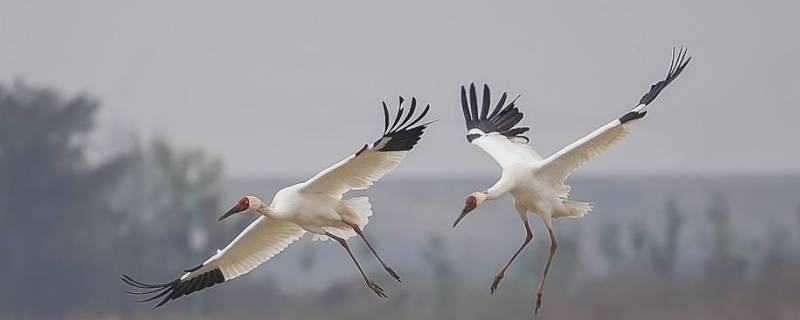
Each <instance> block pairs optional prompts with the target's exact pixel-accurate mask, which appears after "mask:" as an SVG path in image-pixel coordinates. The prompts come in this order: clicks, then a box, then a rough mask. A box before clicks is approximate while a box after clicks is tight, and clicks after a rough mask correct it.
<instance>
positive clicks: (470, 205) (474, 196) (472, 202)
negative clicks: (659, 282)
mask: <svg viewBox="0 0 800 320" xmlns="http://www.w3.org/2000/svg"><path fill="white" fill-rule="evenodd" d="M487 197H488V192H486V191H481V192H473V193H470V194H469V196H467V201H466V203H465V204H464V209H462V210H461V215H459V216H458V219H456V222H454V223H453V228H455V227H456V225H457V224H458V222H460V221H461V219H464V217H465V216H466V215H467V213H470V212H472V211H473V210H475V208H477V207H478V206H479V205H480V204H481V203H483V202H484V201H486V198H487Z"/></svg>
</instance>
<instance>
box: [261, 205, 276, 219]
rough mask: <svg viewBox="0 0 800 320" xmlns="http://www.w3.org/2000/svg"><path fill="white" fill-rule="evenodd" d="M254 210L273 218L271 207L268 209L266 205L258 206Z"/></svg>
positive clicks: (273, 213)
mask: <svg viewBox="0 0 800 320" xmlns="http://www.w3.org/2000/svg"><path fill="white" fill-rule="evenodd" d="M256 211H258V213H260V214H262V215H264V216H266V217H270V218H274V217H275V212H274V211H272V209H270V208H269V207H268V206H261V208H258V210H256Z"/></svg>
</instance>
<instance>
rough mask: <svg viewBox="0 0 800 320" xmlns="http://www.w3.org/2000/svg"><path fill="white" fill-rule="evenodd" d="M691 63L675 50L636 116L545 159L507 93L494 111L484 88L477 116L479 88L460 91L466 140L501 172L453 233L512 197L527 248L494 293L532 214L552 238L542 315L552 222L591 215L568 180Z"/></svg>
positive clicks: (472, 198)
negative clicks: (484, 207) (479, 211)
mask: <svg viewBox="0 0 800 320" xmlns="http://www.w3.org/2000/svg"><path fill="white" fill-rule="evenodd" d="M690 60H691V58H687V57H686V51H685V50H684V49H681V50H680V51H679V52H678V53H677V55H676V54H675V51H674V50H673V59H672V65H671V66H670V69H669V71H668V72H667V76H666V78H665V79H664V80H661V81H659V82H657V83H656V84H654V85H652V86H651V88H650V91H649V92H647V93H646V94H645V95H644V96H643V97H642V98H641V99H640V100H639V103H638V105H637V106H636V107H635V108H633V110H631V111H630V112H628V113H626V114H625V115H623V116H622V117H620V118H619V119H614V120H613V121H611V122H609V123H608V124H606V125H604V126H602V127H600V128H598V129H597V130H594V131H592V132H591V133H589V134H588V135H586V136H585V137H583V138H581V139H578V140H577V141H575V142H573V143H572V144H569V145H568V146H566V147H564V148H563V149H561V150H559V151H558V152H556V153H554V154H553V155H551V156H549V157H547V158H544V159H542V157H541V156H539V154H537V153H536V152H535V151H534V150H533V149H532V148H531V147H530V146H528V145H527V142H528V138H527V137H525V136H523V135H522V134H524V133H525V132H527V131H528V130H529V129H528V128H526V127H514V126H515V125H516V124H517V123H519V122H520V121H521V120H522V113H521V112H520V111H519V109H518V108H517V107H516V100H517V99H514V100H513V101H511V102H510V103H509V104H507V105H506V104H505V101H506V98H507V94H506V93H503V95H502V96H501V97H500V101H499V102H498V103H497V105H496V107H495V108H494V110H493V111H492V110H490V109H491V107H490V102H491V98H490V91H489V87H488V86H487V85H484V87H483V99H482V106H481V107H480V110H479V107H478V97H477V93H476V90H475V85H474V84H472V85H471V86H470V88H469V96H468V95H467V90H466V89H465V88H464V87H463V86H462V87H461V105H462V111H463V112H464V119H465V120H466V125H467V130H468V131H467V140H469V141H470V142H471V143H472V144H474V145H476V146H478V147H479V148H481V149H483V151H485V152H486V153H488V154H489V155H490V156H492V158H494V159H495V160H496V161H497V163H498V164H500V166H501V167H502V169H503V171H502V174H501V176H500V179H499V180H498V181H497V182H496V183H495V184H494V185H493V186H492V187H490V188H488V189H487V190H485V191H481V192H474V193H472V194H470V195H469V196H468V197H467V201H466V205H465V206H464V209H463V210H462V212H461V215H459V217H458V218H457V219H456V221H455V223H454V224H453V226H454V227H455V226H456V225H457V224H458V222H459V221H461V219H463V218H464V216H466V215H467V214H468V213H469V212H471V211H472V210H474V209H475V208H476V207H477V206H478V205H480V204H481V203H483V202H484V201H487V200H494V199H498V198H500V197H502V196H503V195H505V194H507V193H510V194H511V195H512V196H513V198H514V207H515V209H516V210H517V214H518V215H519V217H520V219H521V220H522V222H523V225H524V227H525V233H526V237H525V241H524V242H523V244H522V245H521V246H520V247H519V249H517V251H516V252H515V253H514V255H513V256H512V257H511V259H509V261H508V262H507V263H506V264H505V265H504V266H503V267H502V268H501V269H500V271H498V273H497V274H496V275H495V278H494V282H493V283H492V286H491V292H492V293H494V291H495V290H496V289H497V286H498V285H499V283H500V280H502V279H503V277H504V275H505V271H506V270H507V269H508V267H509V266H510V265H511V263H512V262H513V261H514V259H516V257H517V256H518V255H519V253H520V252H521V251H522V249H524V248H525V246H526V245H527V244H528V243H530V241H531V240H533V233H532V232H531V228H530V225H529V223H528V212H534V213H536V214H537V215H538V216H539V217H540V218H541V220H542V222H543V223H544V224H545V226H546V227H547V230H548V233H549V236H550V255H549V257H548V260H547V264H546V265H545V269H544V272H543V273H542V277H541V279H540V281H539V286H538V288H537V300H536V306H535V309H534V313H538V311H539V308H540V307H541V298H542V294H543V290H544V282H545V279H546V277H547V272H548V270H549V268H550V263H551V262H552V259H553V256H554V255H555V252H556V247H557V243H556V239H555V235H554V233H553V229H552V218H563V217H572V218H580V217H583V216H584V215H585V214H586V213H587V212H589V211H590V210H591V209H592V207H591V204H589V203H584V202H577V201H573V200H569V199H568V197H569V191H570V186H569V185H567V184H566V182H565V179H566V178H567V177H568V176H569V175H570V174H571V173H572V172H574V171H575V170H577V169H579V168H580V167H581V166H583V165H585V164H586V163H587V162H589V161H590V160H591V159H593V158H595V157H597V156H599V155H600V154H603V153H605V152H606V151H608V150H609V149H610V148H611V147H612V146H614V145H615V144H617V143H618V142H619V141H621V140H622V139H624V138H625V137H626V136H628V135H629V134H630V133H631V130H632V127H631V126H632V124H633V123H634V122H636V121H637V120H639V119H641V118H642V117H644V116H645V114H647V111H645V107H646V106H648V105H649V104H650V103H651V102H652V101H653V100H654V99H655V98H656V97H657V96H658V94H659V93H660V92H661V90H663V89H664V88H665V87H666V86H667V85H668V84H669V83H671V82H672V81H673V80H674V79H675V78H676V77H677V76H678V75H679V74H680V73H681V72H682V71H683V69H684V68H685V67H686V65H687V64H688V63H689V61H690ZM490 111H492V112H491V114H490V113H489V112H490Z"/></svg>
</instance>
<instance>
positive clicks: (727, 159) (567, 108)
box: [0, 0, 800, 177]
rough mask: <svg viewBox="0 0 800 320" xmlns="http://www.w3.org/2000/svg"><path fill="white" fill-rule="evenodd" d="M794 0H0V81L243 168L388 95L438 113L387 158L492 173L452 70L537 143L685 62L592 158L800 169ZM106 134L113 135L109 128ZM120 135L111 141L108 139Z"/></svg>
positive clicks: (562, 140) (313, 155)
mask: <svg viewBox="0 0 800 320" xmlns="http://www.w3.org/2000/svg"><path fill="white" fill-rule="evenodd" d="M799 9H800V5H798V4H797V3H796V2H792V1H785V2H781V1H759V2H755V1H724V2H723V1H659V2H649V3H645V1H611V2H606V3H601V2H600V1H586V2H582V3H578V2H574V1H536V2H534V1H520V2H508V1H483V2H466V1H456V2H434V1H394V2H385V3H384V2H381V3H379V2H378V1H364V2H351V1H320V2H319V3H312V2H307V1H286V2H280V3H274V4H272V3H267V2H263V1H252V2H247V3H245V2H237V3H235V4H233V3H232V2H231V3H229V2H225V3H223V2H215V3H213V4H199V3H197V2H196V1H137V2H132V1H78V2H75V1H73V2H71V3H70V4H67V3H66V2H52V1H51V2H40V1H7V0H0V81H3V82H6V83H8V82H9V81H11V80H12V79H14V78H15V77H21V78H23V79H25V80H26V81H27V82H30V83H34V84H43V85H49V86H54V87H56V88H61V89H64V90H67V92H71V93H74V92H78V91H86V92H90V93H91V94H93V95H95V96H98V97H99V98H101V99H102V101H103V111H102V114H101V130H102V132H104V133H107V134H105V135H102V136H100V137H98V140H101V141H104V142H103V143H105V144H106V145H108V144H110V143H113V141H111V140H113V139H111V138H107V137H113V136H114V134H113V133H114V132H115V131H119V130H120V128H123V129H125V130H133V131H137V132H141V133H142V135H143V136H151V135H156V134H160V135H164V136H166V137H168V138H170V139H171V140H173V141H176V142H178V143H181V144H187V145H191V146H196V147H202V148H204V149H207V150H208V151H210V152H212V153H214V154H217V155H219V156H220V157H222V158H223V160H224V161H225V164H226V170H227V172H228V173H229V174H231V175H234V176H241V175H246V174H255V175H294V174H299V175H303V176H310V175H312V174H314V173H316V172H317V171H319V170H321V169H323V168H324V167H326V166H328V165H329V164H332V163H334V162H336V161H338V160H340V159H341V158H343V157H345V156H347V155H348V154H349V153H351V152H354V151H356V150H358V149H359V147H360V146H361V145H362V144H363V143H365V142H371V141H373V140H374V139H375V138H376V137H377V135H378V134H379V133H380V131H381V130H382V126H383V119H382V112H381V111H380V100H382V99H386V100H388V101H391V104H395V103H396V100H397V95H399V94H402V95H404V96H407V97H410V96H412V95H415V96H417V98H418V99H419V100H421V101H422V102H425V103H431V105H432V108H433V110H432V115H433V116H435V117H436V118H439V119H440V121H439V122H437V123H436V124H435V125H434V126H433V127H432V128H431V129H430V130H429V131H428V133H427V134H426V136H424V137H423V140H422V143H421V145H420V146H419V147H418V149H417V150H416V152H414V153H413V154H412V155H411V156H410V157H409V158H408V159H407V160H406V161H405V162H404V164H403V165H402V166H401V167H400V168H399V170H398V172H395V173H394V174H393V176H395V177H397V176H403V175H409V176H416V175H428V174H436V175H457V174H465V173H466V174H469V173H473V174H489V173H494V172H497V168H496V167H495V165H494V164H493V162H492V160H491V159H490V158H489V157H488V156H487V155H484V154H483V153H482V152H481V151H480V150H479V149H477V148H475V147H473V146H470V145H469V144H467V142H466V139H465V138H464V134H465V132H464V126H463V119H462V117H461V114H460V110H459V102H458V86H459V85H460V84H462V83H467V82H469V81H476V82H479V83H483V82H484V81H486V82H488V83H489V84H490V85H491V86H492V87H493V89H495V91H501V90H508V91H509V93H511V94H517V93H519V94H522V100H521V103H520V106H521V109H522V111H523V112H525V116H526V118H525V120H523V124H524V125H528V126H531V127H532V128H533V132H532V134H531V135H530V136H531V138H532V144H533V145H534V147H535V148H536V149H537V150H539V152H540V153H542V154H549V153H551V152H554V151H555V150H557V149H558V148H559V147H561V146H563V145H565V144H567V143H569V142H571V141H573V140H575V139H577V138H579V137H581V136H582V135H584V134H586V133H588V132H589V131H590V130H591V129H594V128H596V127H598V126H600V125H602V124H604V123H605V122H607V121H609V120H611V119H613V118H615V117H617V116H619V115H621V114H622V113H623V112H625V111H627V110H628V109H629V108H630V107H632V106H633V105H634V104H635V102H636V101H638V99H639V97H641V95H642V94H644V92H645V91H647V89H648V88H649V86H650V84H651V83H652V82H654V81H656V80H659V79H660V78H661V77H663V75H664V74H665V72H666V71H667V68H668V66H669V59H670V50H671V48H672V46H675V45H677V46H680V45H686V46H687V47H688V48H689V54H690V55H691V56H693V61H692V63H691V64H690V66H689V67H688V68H687V70H686V71H685V72H684V73H683V75H681V77H680V78H679V79H678V80H677V81H676V82H675V83H673V84H672V85H671V86H670V87H669V88H668V89H666V90H665V91H664V92H663V93H662V95H661V96H660V97H659V99H658V100H656V102H655V103H654V104H653V105H652V108H651V113H650V114H649V115H648V117H647V118H645V119H644V121H642V122H641V123H639V124H638V127H637V130H636V131H635V132H634V134H633V135H632V136H631V137H630V138H629V139H628V140H627V141H624V142H623V143H622V144H620V145H619V146H617V147H616V148H615V149H613V150H612V151H611V152H610V153H609V154H606V155H604V156H603V157H601V158H599V159H597V160H596V161H594V162H592V163H591V164H589V165H588V166H587V167H586V168H585V170H584V171H582V172H584V173H594V174H622V173H676V172H688V173H754V172H769V173H775V172H795V173H796V172H800V161H798V159H800V145H799V144H798V142H797V138H798V137H800V128H798V126H797V124H796V122H797V119H798V118H800V106H798V103H797V101H798V98H800V78H798V77H797V75H798V74H800V62H798V59H800V41H798V40H797V39H798V38H797V35H796V32H797V30H800V22H798V19H797V18H796V14H797V13H798V12H800V10H799ZM107 147H108V146H107ZM108 148H113V146H111V147H108Z"/></svg>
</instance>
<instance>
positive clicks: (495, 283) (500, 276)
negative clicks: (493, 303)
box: [490, 273, 504, 294]
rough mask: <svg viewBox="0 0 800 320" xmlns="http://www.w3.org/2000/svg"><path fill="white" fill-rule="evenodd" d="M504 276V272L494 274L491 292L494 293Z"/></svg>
mask: <svg viewBox="0 0 800 320" xmlns="http://www.w3.org/2000/svg"><path fill="white" fill-rule="evenodd" d="M503 276H504V275H503V274H502V273H498V274H497V275H495V276H494V281H493V282H492V288H491V293H490V294H494V292H495V291H496V290H497V286H499V285H500V280H503Z"/></svg>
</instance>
